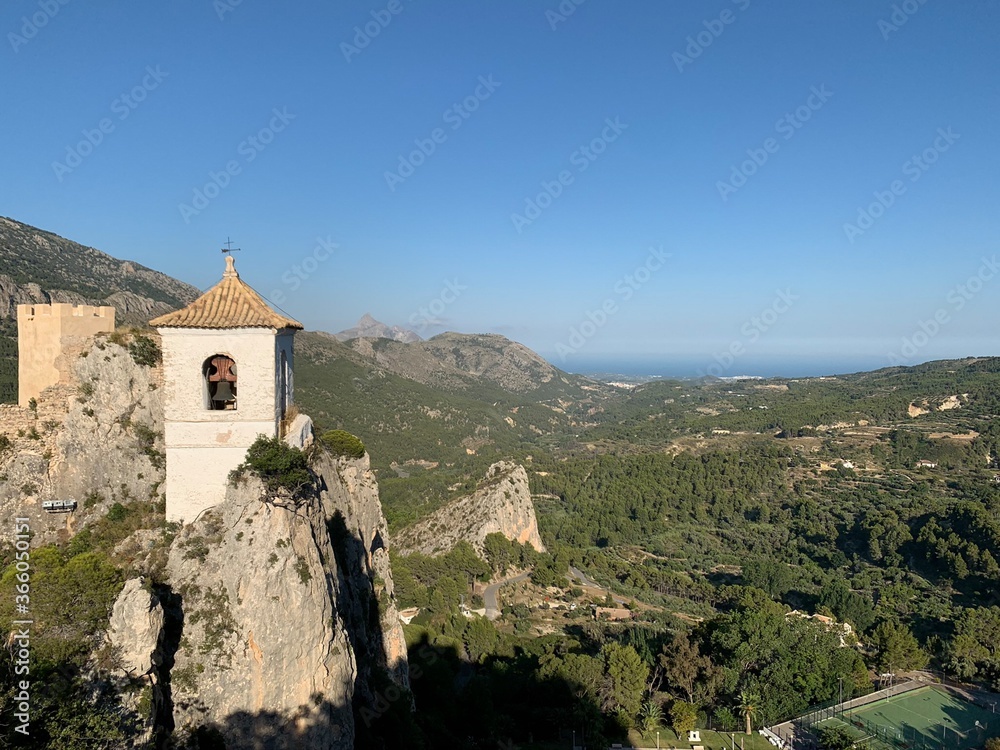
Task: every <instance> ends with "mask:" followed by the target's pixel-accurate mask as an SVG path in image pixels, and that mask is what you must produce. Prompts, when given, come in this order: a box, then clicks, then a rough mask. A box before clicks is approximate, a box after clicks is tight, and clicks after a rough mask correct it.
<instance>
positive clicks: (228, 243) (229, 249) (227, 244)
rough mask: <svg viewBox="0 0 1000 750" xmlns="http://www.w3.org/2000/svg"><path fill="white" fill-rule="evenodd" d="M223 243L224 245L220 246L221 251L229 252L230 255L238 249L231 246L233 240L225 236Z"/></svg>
mask: <svg viewBox="0 0 1000 750" xmlns="http://www.w3.org/2000/svg"><path fill="white" fill-rule="evenodd" d="M223 244H224V245H225V247H224V248H222V252H224V253H229V254H230V255H231V254H233V253H235V252H238V251H239V249H240V248H238V247H233V241H232V240H231V239H229V238H228V237H226V241H225V242H224V243H223Z"/></svg>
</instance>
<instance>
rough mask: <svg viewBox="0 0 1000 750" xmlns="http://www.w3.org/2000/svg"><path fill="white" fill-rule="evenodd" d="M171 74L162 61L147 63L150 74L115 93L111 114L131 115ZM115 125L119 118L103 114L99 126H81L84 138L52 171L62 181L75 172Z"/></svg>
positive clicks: (112, 131)
mask: <svg viewBox="0 0 1000 750" xmlns="http://www.w3.org/2000/svg"><path fill="white" fill-rule="evenodd" d="M169 75H170V74H169V73H164V72H163V71H162V70H160V66H159V65H157V66H156V67H155V68H154V67H151V66H146V75H144V76H143V77H142V80H141V81H140V82H139V83H137V84H136V85H135V86H133V87H132V88H131V89H130V90H128V91H126V92H124V93H122V94H121V95H119V96H117V97H115V98H114V99H113V100H112V101H111V104H109V105H108V106H109V108H110V109H111V114H113V115H117V118H116V119H117V122H122V121H124V120H126V119H128V116H129V115H130V114H132V112H134V111H135V109H136V108H137V107H138V106H139V105H140V104H142V103H143V102H144V101H146V97H148V96H149V94H150V93H151V92H153V91H155V90H156V89H158V88H159V87H160V84H161V83H163V80H164V79H165V78H166V77H167V76H169ZM115 127H116V121H115V120H114V119H112V118H110V117H102V118H101V119H100V120H98V122H97V125H96V127H93V128H84V129H83V130H81V131H80V134H81V135H82V136H83V138H81V139H80V140H79V141H77V143H76V144H74V145H69V146H66V155H65V156H64V157H63V160H62V161H58V160H57V161H54V162H52V172H53V174H55V176H56V179H57V180H58V181H59V182H62V181H63V180H64V179H66V175H68V174H72V173H73V170H74V169H76V168H77V167H79V166H80V165H81V164H83V160H84V159H86V158H87V157H88V156H90V155H91V154H93V153H94V151H96V150H97V147H98V146H100V145H101V144H102V143H104V139H105V138H106V137H107V136H109V135H111V134H112V133H114V132H115Z"/></svg>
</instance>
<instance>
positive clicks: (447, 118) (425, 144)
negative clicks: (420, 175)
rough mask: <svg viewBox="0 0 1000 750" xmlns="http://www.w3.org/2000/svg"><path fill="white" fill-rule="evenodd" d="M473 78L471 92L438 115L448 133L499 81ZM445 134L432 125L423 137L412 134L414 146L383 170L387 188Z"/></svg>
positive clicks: (413, 168)
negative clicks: (393, 165) (394, 164)
mask: <svg viewBox="0 0 1000 750" xmlns="http://www.w3.org/2000/svg"><path fill="white" fill-rule="evenodd" d="M477 81H478V84H479V85H478V86H476V88H475V89H474V90H473V92H472V93H471V94H469V95H468V96H467V97H465V98H464V99H462V101H460V102H455V103H454V104H452V105H451V106H450V107H448V109H446V110H445V111H444V113H443V114H442V115H441V119H442V120H443V121H444V124H445V125H449V126H450V130H451V132H452V133H454V132H455V131H456V130H458V129H459V128H460V127H462V125H464V124H465V121H466V120H468V119H469V118H470V117H472V114H473V113H474V112H476V111H477V110H478V109H479V105H481V104H482V103H483V102H485V101H486V100H487V99H489V98H490V97H491V96H493V92H494V91H496V90H497V89H498V88H500V86H501V82H500V81H494V80H493V74H492V73H490V74H489V75H488V76H486V77H485V78H484V77H483V76H479V78H478V79H477ZM449 135H450V133H449V132H448V131H446V130H445V129H444V128H434V129H433V130H432V131H431V132H430V134H429V135H428V136H427V137H426V138H415V139H414V140H413V144H414V145H415V146H416V148H415V149H413V151H411V152H410V153H409V154H407V155H405V156H404V155H403V154H400V155H399V163H398V164H397V165H396V170H395V171H394V172H389V171H386V172H385V174H384V176H385V184H386V185H387V186H388V187H389V190H390V192H393V193H395V192H396V186H397V185H401V184H403V183H404V182H405V181H406V180H407V179H408V178H409V177H412V176H413V174H414V172H416V171H417V169H418V168H419V167H420V166H421V165H423V164H424V163H425V162H426V161H427V159H428V158H430V156H431V155H432V154H434V153H435V152H436V151H437V149H438V146H440V145H441V144H443V143H444V142H445V141H447V140H448V136H449Z"/></svg>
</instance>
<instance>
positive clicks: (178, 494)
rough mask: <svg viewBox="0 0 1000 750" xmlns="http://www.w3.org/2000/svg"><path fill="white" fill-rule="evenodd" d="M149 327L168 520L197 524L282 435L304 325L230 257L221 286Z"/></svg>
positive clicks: (162, 317)
mask: <svg viewBox="0 0 1000 750" xmlns="http://www.w3.org/2000/svg"><path fill="white" fill-rule="evenodd" d="M149 324H150V325H151V326H152V327H154V328H156V329H157V331H159V333H160V336H161V337H162V342H163V343H162V346H163V376H164V429H163V438H164V443H165V444H166V450H167V481H166V496H167V520H168V521H185V522H191V521H193V520H194V519H195V518H196V517H197V516H198V514H199V513H201V512H202V511H203V510H205V509H206V508H208V507H210V506H212V505H215V504H216V503H218V502H221V500H222V499H223V497H224V496H225V494H226V483H227V482H228V478H229V472H230V471H232V470H233V469H235V468H236V466H238V465H239V464H240V463H242V461H243V459H244V457H245V456H246V451H247V448H249V447H250V445H251V444H252V443H253V441H254V440H256V438H257V436H258V435H260V434H264V435H267V436H268V437H274V436H275V435H277V434H278V432H279V430H280V426H281V420H282V418H283V417H284V416H285V412H286V411H287V409H288V407H289V406H291V404H292V398H293V382H292V363H293V339H294V336H295V332H296V331H299V330H302V324H301V323H299V322H297V321H295V320H292V319H291V318H286V317H285V316H283V315H279V314H278V313H277V312H275V311H274V310H272V309H271V307H270V306H269V305H268V304H267V302H265V301H264V300H263V299H262V298H261V296H260V295H259V294H257V292H255V291H254V290H253V289H251V288H250V286H249V285H247V284H246V283H245V282H244V281H243V280H242V279H241V278H240V275H239V274H238V273H237V272H236V264H235V262H234V260H233V256H232V255H231V254H230V255H227V256H226V270H225V273H223V275H222V281H220V282H219V283H218V284H216V285H215V286H214V287H212V288H211V289H209V290H208V291H207V292H205V294H203V295H202V296H201V297H199V298H198V299H196V300H195V301H194V302H192V303H191V304H190V305H188V306H187V307H185V308H182V309H180V310H176V311H174V312H171V313H167V314H166V315H161V316H160V317H158V318H154V319H153V320H151V321H149Z"/></svg>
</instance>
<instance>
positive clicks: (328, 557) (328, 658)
mask: <svg viewBox="0 0 1000 750" xmlns="http://www.w3.org/2000/svg"><path fill="white" fill-rule="evenodd" d="M316 452H317V455H316V457H315V461H314V465H313V466H314V471H315V473H316V476H317V488H316V490H315V491H314V492H311V493H308V495H307V496H306V497H301V498H298V499H297V500H296V501H294V502H293V501H291V500H290V499H288V498H281V497H278V496H267V495H266V494H265V493H264V490H263V487H262V485H261V484H260V483H259V481H258V480H256V479H255V478H248V479H246V480H244V481H243V482H242V483H241V484H240V485H239V486H237V487H230V488H229V490H228V492H227V495H226V498H225V500H224V501H223V502H221V503H220V504H218V505H216V506H214V507H213V508H212V509H210V510H209V511H206V512H205V513H203V514H202V515H201V516H200V517H199V519H198V520H197V521H196V522H195V523H194V524H191V525H189V526H186V527H185V528H184V529H183V530H182V531H181V532H180V534H179V535H178V537H177V539H176V540H175V541H174V544H173V546H172V548H171V550H170V555H169V560H168V563H167V575H168V579H169V585H170V587H171V589H172V591H173V592H174V594H175V595H176V596H177V597H178V605H177V607H176V611H175V612H174V616H175V617H177V618H179V619H180V621H181V623H182V636H181V638H180V641H179V644H178V647H177V650H176V652H175V653H174V654H173V655H172V659H173V668H172V669H171V671H170V675H169V685H170V696H169V699H170V702H171V703H172V707H173V714H172V715H173V721H174V724H175V727H176V731H177V732H179V733H180V734H181V735H183V734H184V733H190V732H192V731H194V730H195V729H196V728H197V727H202V728H208V729H210V730H212V731H216V732H219V733H221V735H222V736H223V738H224V739H225V740H226V742H227V746H229V747H255V748H256V747H259V748H262V749H265V750H267V749H272V748H273V749H277V748H299V747H309V748H317V749H327V748H351V747H353V746H354V738H355V725H354V721H355V719H354V717H355V715H356V714H357V713H358V712H359V710H360V709H362V708H364V707H366V706H368V707H374V706H378V705H380V703H379V701H380V698H381V696H379V695H377V694H376V693H377V689H376V687H375V686H376V685H380V684H385V679H389V680H390V681H393V682H395V683H396V684H398V685H400V686H403V687H408V679H407V667H406V648H405V642H404V640H403V636H402V630H401V626H400V623H399V618H398V613H397V611H396V606H395V601H394V596H393V588H392V575H391V571H390V569H389V563H388V554H387V552H386V549H385V546H386V534H385V519H384V517H383V516H382V511H381V506H380V504H379V500H378V488H377V485H376V484H375V481H374V477H373V476H372V473H371V470H370V468H369V466H368V462H367V458H363V459H360V460H357V461H348V460H343V459H335V458H334V457H332V456H330V455H329V454H327V453H325V452H323V451H322V449H319V448H317V449H316ZM395 694H396V695H400V696H402V695H406V696H408V691H405V690H402V691H396V692H395ZM382 700H383V701H384V699H382ZM407 700H408V698H407ZM370 710H371V709H370ZM376 713H377V712H376ZM362 715H364V714H362ZM368 715H371V714H368Z"/></svg>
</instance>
